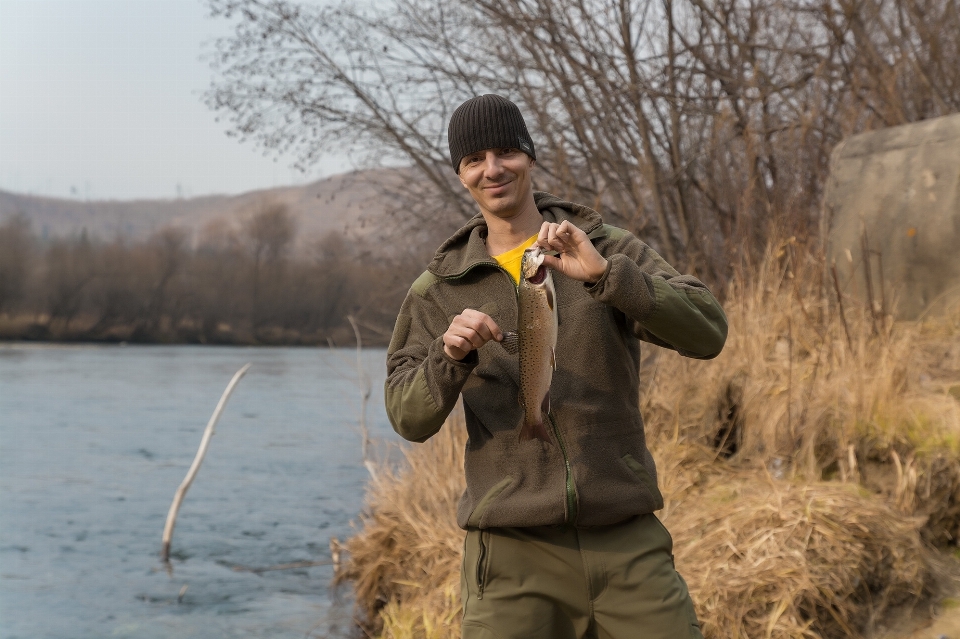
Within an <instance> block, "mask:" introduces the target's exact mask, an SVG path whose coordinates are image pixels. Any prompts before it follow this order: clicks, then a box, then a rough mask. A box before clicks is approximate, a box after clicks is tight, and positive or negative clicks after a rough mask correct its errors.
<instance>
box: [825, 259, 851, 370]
mask: <svg viewBox="0 0 960 639" xmlns="http://www.w3.org/2000/svg"><path fill="white" fill-rule="evenodd" d="M830 272H831V273H832V274H833V288H834V290H835V291H836V292H837V304H839V306H840V323H842V324H843V332H844V333H845V334H846V335H847V346H849V347H850V352H851V353H852V352H853V340H852V339H851V338H850V328H849V327H848V326H847V316H846V315H844V313H843V293H842V292H841V291H840V278H839V277H838V276H837V263H836V262H833V264H831V265H830Z"/></svg>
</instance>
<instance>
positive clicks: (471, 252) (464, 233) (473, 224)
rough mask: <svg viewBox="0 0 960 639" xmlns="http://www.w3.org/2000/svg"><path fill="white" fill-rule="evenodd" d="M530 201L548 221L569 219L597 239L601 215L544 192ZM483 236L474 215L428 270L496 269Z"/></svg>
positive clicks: (480, 220)
mask: <svg viewBox="0 0 960 639" xmlns="http://www.w3.org/2000/svg"><path fill="white" fill-rule="evenodd" d="M533 199H534V201H535V202H536V204H537V209H538V210H539V211H540V214H541V215H543V219H544V220H545V221H547V222H557V223H560V222H562V221H564V220H568V221H570V223H572V224H575V225H576V226H578V227H579V228H580V229H582V230H583V231H584V232H585V233H587V235H590V236H591V238H593V237H597V232H598V231H600V230H601V229H602V228H603V219H602V218H601V217H600V214H599V213H597V212H596V211H594V210H593V209H591V208H589V207H586V206H583V205H582V204H576V203H574V202H568V201H566V200H562V199H560V198H558V197H557V196H555V195H551V194H550V193H545V192H543V191H534V192H533ZM486 236H487V222H486V220H484V219H483V215H482V214H480V213H477V214H476V215H475V216H473V217H472V218H470V220H469V221H468V222H467V223H466V224H464V225H463V226H462V227H460V229H459V230H457V232H456V233H454V234H453V235H451V236H450V238H448V239H447V240H446V241H445V242H444V243H443V244H441V245H440V248H438V249H437V252H436V255H434V257H433V260H432V261H431V262H430V264H429V265H428V266H427V270H428V271H430V272H431V273H433V274H434V275H436V276H438V277H454V276H457V275H460V274H463V273H465V272H466V271H468V270H469V269H471V268H473V267H474V266H476V265H477V264H481V263H483V264H490V265H494V266H495V265H496V261H495V260H494V259H493V258H492V257H490V255H489V254H488V253H487V245H486Z"/></svg>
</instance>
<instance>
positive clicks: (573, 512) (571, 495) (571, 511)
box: [443, 262, 577, 599]
mask: <svg viewBox="0 0 960 639" xmlns="http://www.w3.org/2000/svg"><path fill="white" fill-rule="evenodd" d="M480 265H487V266H492V267H494V268H496V269H497V270H498V271H500V272H502V273H503V274H504V275H506V276H507V278H508V279H509V280H510V282H511V283H513V291H514V294H515V295H516V298H517V305H518V307H519V296H520V287H519V286H518V285H516V284H515V283H514V282H513V276H512V275H510V273H508V272H507V270H506V269H505V268H503V267H502V266H500V265H499V264H496V263H494V262H477V263H476V264H472V265H470V266H469V267H468V268H466V269H464V271H463V272H462V273H458V274H456V275H450V276H447V277H444V278H443V279H450V280H458V279H460V278H461V277H463V276H465V275H466V274H467V273H469V272H470V271H472V270H473V269H474V268H476V267H477V266H480ZM518 310H519V309H518ZM544 417H545V418H546V419H548V420H549V421H550V426H551V428H552V429H553V434H554V436H555V437H556V438H557V442H558V443H559V444H560V454H561V455H563V467H564V470H565V471H566V479H565V489H566V493H567V516H566V518H565V520H564V523H568V524H572V523H574V522H575V521H576V519H577V492H576V490H574V487H573V473H571V472H570V459H569V458H568V457H567V447H566V445H565V444H564V443H563V437H561V436H560V429H559V428H557V425H556V424H555V423H554V421H553V419H551V418H550V416H549V415H544ZM484 552H485V549H484V547H483V537H482V536H481V538H480V557H481V561H482V558H483V554H484ZM477 583H478V584H479V586H478V594H477V598H478V599H483V584H482V582H481V581H480V561H478V565H477Z"/></svg>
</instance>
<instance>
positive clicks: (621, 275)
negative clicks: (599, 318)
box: [584, 253, 659, 322]
mask: <svg viewBox="0 0 960 639" xmlns="http://www.w3.org/2000/svg"><path fill="white" fill-rule="evenodd" d="M584 286H585V288H586V289H587V292H588V293H590V295H592V296H593V298H594V299H595V300H597V301H598V302H604V303H605V304H609V305H611V306H613V307H615V308H618V309H620V310H622V311H624V312H625V313H627V314H628V315H630V316H631V317H633V318H634V319H636V320H638V321H641V322H642V321H644V320H645V319H647V318H649V317H651V316H652V315H653V314H654V313H655V312H656V310H657V307H658V306H659V300H658V299H657V289H656V287H655V286H654V283H653V278H652V277H651V276H650V275H649V274H647V273H644V272H643V271H642V270H641V269H640V267H639V266H638V265H637V263H636V262H634V261H633V260H631V259H630V258H629V257H628V256H626V255H624V254H622V253H617V254H615V255H611V256H610V257H608V258H607V270H606V271H604V273H603V275H602V276H601V277H600V279H599V280H597V281H596V282H595V283H594V284H587V283H584Z"/></svg>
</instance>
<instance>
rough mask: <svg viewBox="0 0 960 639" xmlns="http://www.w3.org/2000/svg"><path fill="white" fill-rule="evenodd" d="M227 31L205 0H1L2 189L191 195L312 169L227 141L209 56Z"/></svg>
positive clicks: (331, 167) (281, 181) (92, 195)
mask: <svg viewBox="0 0 960 639" xmlns="http://www.w3.org/2000/svg"><path fill="white" fill-rule="evenodd" d="M226 33H228V26H227V24H226V23H225V22H224V21H223V20H222V19H217V20H214V19H213V18H210V17H208V15H207V10H206V7H205V6H204V4H203V3H202V2H201V1H200V0H0V189H4V190H8V191H15V192H18V193H31V194H35V195H49V196H55V197H74V198H78V199H131V198H158V197H163V198H172V197H177V196H178V195H180V196H184V197H189V196H194V195H205V194H211V193H240V192H243V191H249V190H253V189H258V188H265V187H270V186H277V185H288V184H299V183H304V182H308V181H311V180H314V179H317V178H319V177H324V176H327V175H332V174H334V173H340V172H343V171H346V170H349V169H350V168H352V167H351V166H350V165H349V161H348V159H347V158H345V157H342V156H340V157H336V156H334V157H329V158H325V159H324V160H322V161H321V162H320V163H318V164H317V166H315V167H313V168H312V170H311V171H310V172H309V173H308V174H303V173H301V172H299V171H297V170H295V169H293V168H291V165H292V163H293V160H292V158H290V157H281V158H279V159H278V160H277V161H274V159H273V157H264V156H263V152H262V151H261V150H260V149H258V148H256V147H255V146H254V145H253V144H252V143H250V142H247V143H243V144H241V143H240V142H238V141H237V140H236V139H235V138H229V137H227V135H226V133H225V131H226V128H227V127H226V124H225V123H223V122H220V123H218V122H216V120H215V117H216V114H215V113H214V112H213V111H211V110H210V109H208V108H207V106H206V105H205V104H204V103H203V100H202V93H203V92H204V90H205V89H206V88H207V87H208V86H209V85H210V82H211V79H212V78H213V71H212V70H211V69H210V67H209V65H208V63H207V62H206V61H204V60H202V59H201V56H202V55H203V54H204V53H207V54H209V53H210V52H212V46H211V45H212V40H213V39H214V38H215V37H216V36H218V35H224V34H226Z"/></svg>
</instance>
